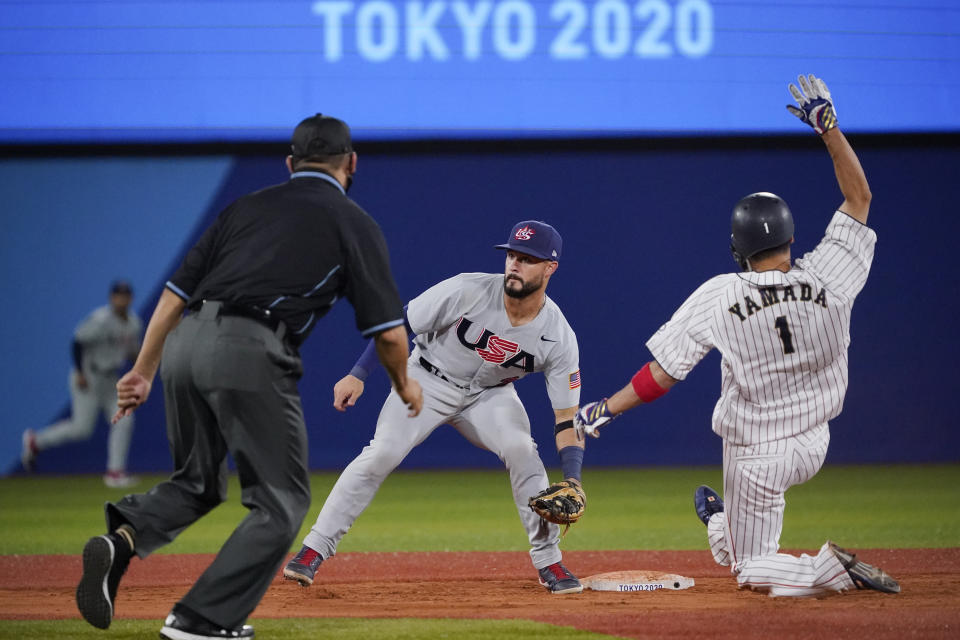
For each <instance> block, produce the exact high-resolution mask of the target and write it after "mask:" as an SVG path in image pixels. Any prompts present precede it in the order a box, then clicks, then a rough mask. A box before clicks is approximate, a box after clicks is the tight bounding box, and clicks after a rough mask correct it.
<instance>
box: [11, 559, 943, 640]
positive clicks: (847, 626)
mask: <svg viewBox="0 0 960 640" xmlns="http://www.w3.org/2000/svg"><path fill="white" fill-rule="evenodd" d="M806 551H807V552H814V550H806ZM794 553H797V552H796V551H794ZM857 553H858V554H859V556H860V557H861V558H862V559H864V560H865V561H867V562H870V563H873V564H876V565H879V566H881V567H883V568H884V569H885V570H886V571H887V572H888V573H890V574H891V575H893V576H894V577H896V578H897V579H898V580H899V581H900V584H901V586H902V588H903V592H902V593H900V594H898V595H887V594H881V593H877V592H872V591H853V592H848V593H844V594H839V595H833V596H829V597H824V598H804V599H788V598H769V597H767V596H765V595H762V594H758V593H753V592H750V591H745V590H738V589H737V586H736V581H735V580H734V579H733V578H732V577H731V576H730V574H729V573H728V572H727V570H726V569H724V568H723V567H719V566H717V565H716V564H714V563H713V560H712V559H711V557H710V554H709V552H707V551H659V552H657V551H602V552H601V551H570V552H566V553H565V554H564V563H565V564H566V565H567V566H568V567H569V568H570V569H571V570H572V571H573V572H574V573H575V574H577V575H578V576H581V577H586V576H589V575H592V574H596V573H603V572H607V571H620V570H635V569H647V570H656V571H667V572H671V573H678V574H681V575H684V576H688V577H692V578H694V579H695V581H696V585H695V586H694V587H693V588H691V589H688V590H685V591H654V592H632V593H616V592H594V591H585V592H584V593H582V594H579V595H567V596H555V595H552V594H550V593H548V592H547V591H546V590H545V589H543V588H542V587H541V586H539V585H538V584H537V578H536V573H535V572H534V570H533V568H532V566H531V565H530V562H529V559H528V557H527V554H525V553H522V552H497V553H480V552H471V553H461V552H456V553H444V552H430V553H344V554H341V555H339V556H336V557H335V558H332V559H330V560H328V561H327V562H325V563H324V564H323V566H322V567H321V568H320V570H319V571H318V573H317V582H316V583H314V585H313V586H312V587H310V588H301V587H299V586H298V585H296V584H295V583H293V582H289V581H284V580H283V579H281V578H280V577H279V574H278V576H277V578H276V579H275V580H274V583H273V585H272V586H271V588H270V589H269V591H268V592H267V594H266V596H265V597H264V599H263V602H262V603H261V604H260V606H259V607H258V608H257V610H256V611H255V612H254V614H253V617H252V618H253V620H256V618H286V617H296V618H309V617H353V618H500V619H507V618H518V619H528V620H536V621H540V622H546V623H550V624H557V625H565V626H571V627H576V628H578V629H584V630H589V631H596V632H599V633H606V634H610V635H613V636H620V637H625V638H662V637H668V638H682V637H708V638H729V639H738V640H742V639H744V638H824V637H843V636H847V637H854V638H866V637H869V638H872V639H881V640H882V639H888V638H890V639H892V638H958V637H960V548H949V549H894V550H883V549H873V550H857ZM212 558H213V556H211V555H154V556H151V557H150V558H149V559H147V560H144V561H141V560H138V559H134V560H133V561H132V562H131V564H130V569H129V571H128V572H127V575H126V576H125V578H124V581H123V583H122V585H121V588H120V593H119V594H118V597H117V603H116V609H117V613H116V615H117V617H118V618H141V619H157V620H161V619H162V618H163V617H164V616H165V615H166V614H167V613H168V611H169V610H170V607H171V606H172V605H173V603H174V602H176V600H177V599H178V598H179V597H180V596H182V595H183V594H184V593H185V592H186V590H187V588H188V587H189V585H190V584H191V583H192V582H193V580H194V579H195V578H196V577H197V576H198V575H199V574H200V572H201V571H203V569H204V567H206V565H207V564H209V562H210V561H211V560H212ZM79 578H80V556H79V555H77V556H72V555H70V556H62V555H61V556H0V619H6V620H15V619H19V620H33V619H44V620H50V619H63V618H78V617H79V614H78V613H77V610H76V607H75V604H74V599H73V592H74V589H75V587H76V584H77V582H78V581H79Z"/></svg>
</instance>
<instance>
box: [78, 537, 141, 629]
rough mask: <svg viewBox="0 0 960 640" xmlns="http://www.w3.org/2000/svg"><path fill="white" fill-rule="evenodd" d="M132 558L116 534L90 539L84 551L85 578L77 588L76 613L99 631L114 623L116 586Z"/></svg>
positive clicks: (82, 578) (124, 541) (126, 544)
mask: <svg viewBox="0 0 960 640" xmlns="http://www.w3.org/2000/svg"><path fill="white" fill-rule="evenodd" d="M131 556H133V550H132V549H130V545H129V544H128V543H127V541H126V540H125V539H124V538H123V536H121V535H120V534H117V533H109V534H107V535H104V536H97V537H95V538H90V539H89V540H87V544H86V545H85V546H84V547H83V575H82V576H81V578H80V584H79V585H77V609H79V610H80V613H81V615H83V619H84V620H86V621H87V622H89V623H90V624H92V625H93V626H95V627H97V628H98V629H106V628H107V627H109V626H110V623H111V622H112V621H113V603H114V601H115V599H116V597H117V586H118V585H119V584H120V578H122V577H123V574H124V573H125V572H126V570H127V565H129V564H130V558H131Z"/></svg>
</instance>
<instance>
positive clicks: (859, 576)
mask: <svg viewBox="0 0 960 640" xmlns="http://www.w3.org/2000/svg"><path fill="white" fill-rule="evenodd" d="M827 544H828V545H830V550H831V551H833V555H835V556H837V559H838V560H839V561H840V564H842V565H843V568H844V569H846V570H847V573H848V574H850V579H851V580H853V584H855V585H856V586H857V589H873V590H874V591H882V592H883V593H900V583H898V582H897V581H896V580H894V579H893V578H891V577H890V576H889V575H887V572H886V571H884V570H883V569H881V568H880V567H875V566H873V565H872V564H867V563H866V562H861V561H860V560H857V556H856V555H854V554H852V553H850V552H849V551H847V550H846V549H842V548H840V547H838V546H837V545H835V544H834V543H832V542H829V541H828V542H827Z"/></svg>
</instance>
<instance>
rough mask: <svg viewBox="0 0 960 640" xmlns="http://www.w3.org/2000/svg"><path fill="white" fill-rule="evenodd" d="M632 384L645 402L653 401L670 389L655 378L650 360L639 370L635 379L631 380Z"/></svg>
mask: <svg viewBox="0 0 960 640" xmlns="http://www.w3.org/2000/svg"><path fill="white" fill-rule="evenodd" d="M630 384H632V385H633V392H634V393H636V394H637V397H638V398H640V399H641V400H643V401H644V402H653V401H654V400H656V399H657V398H659V397H660V396H662V395H663V394H665V393H666V392H667V391H668V389H664V388H663V387H661V386H660V385H659V384H657V381H656V380H654V379H653V374H652V373H650V363H649V362H648V363H647V364H645V365H643V368H642V369H640V371H637V373H636V375H635V376H633V379H631V380H630Z"/></svg>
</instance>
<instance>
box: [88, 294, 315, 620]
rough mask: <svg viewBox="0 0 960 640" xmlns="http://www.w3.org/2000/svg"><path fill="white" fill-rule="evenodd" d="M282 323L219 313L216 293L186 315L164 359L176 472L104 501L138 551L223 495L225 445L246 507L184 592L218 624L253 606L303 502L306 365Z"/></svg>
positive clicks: (158, 543) (306, 495)
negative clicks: (141, 490)
mask: <svg viewBox="0 0 960 640" xmlns="http://www.w3.org/2000/svg"><path fill="white" fill-rule="evenodd" d="M283 331H284V328H283V327H282V326H281V327H280V328H279V329H278V330H277V331H273V330H271V329H270V328H268V327H266V326H264V325H261V324H259V323H258V322H256V321H254V320H251V319H248V318H242V317H232V316H221V315H220V314H219V304H218V303H215V302H214V303H209V302H208V303H206V304H204V305H203V307H201V308H200V310H199V311H198V312H196V313H193V314H190V315H187V316H186V317H185V318H183V320H181V321H180V324H179V325H178V326H177V328H176V329H174V330H173V331H172V332H171V333H170V335H169V336H168V337H167V340H166V343H165V344H164V349H163V360H162V368H161V378H162V380H163V391H164V400H165V403H166V412H167V436H168V439H169V441H170V452H171V454H172V455H173V462H174V468H175V471H174V473H173V475H172V476H171V477H170V479H169V480H167V481H165V482H162V483H160V484H158V485H156V486H155V487H154V488H152V489H151V490H150V491H148V492H147V493H145V494H135V495H128V496H126V497H124V498H123V499H122V500H120V501H119V502H117V503H114V504H111V503H108V504H107V507H106V511H107V526H108V527H109V529H110V530H113V528H115V527H116V526H118V525H120V524H122V523H124V522H128V523H129V524H131V525H132V526H133V527H134V528H135V529H136V532H137V545H136V546H137V549H136V552H137V555H138V556H140V557H141V558H145V557H146V556H148V555H149V554H150V553H151V552H153V551H155V550H156V549H158V548H160V547H162V546H163V545H165V544H167V543H169V542H170V541H172V540H173V539H174V538H175V537H176V536H177V535H178V534H179V533H180V532H181V531H183V530H184V529H185V528H186V527H187V526H189V525H190V524H192V523H193V522H195V521H196V520H197V519H199V518H200V517H201V516H203V515H204V514H206V513H207V512H208V511H210V510H211V509H212V508H213V507H215V506H217V505H218V504H220V503H221V502H223V501H224V500H225V499H226V489H227V463H226V455H227V452H228V451H229V452H230V454H231V455H232V456H233V459H234V461H235V462H236V466H237V472H238V474H239V479H240V486H241V488H242V502H243V505H244V506H245V507H247V508H248V509H249V510H250V511H249V513H248V514H247V516H246V517H245V518H244V519H243V520H242V521H241V522H240V524H239V526H237V528H236V530H234V532H233V534H232V535H231V536H230V538H229V539H228V540H227V541H226V543H224V545H223V546H222V547H221V549H220V552H219V553H218V554H217V557H216V559H215V560H214V561H213V564H211V565H210V566H209V567H208V568H207V570H206V571H204V573H203V575H201V576H200V578H199V579H198V580H197V582H196V583H195V584H194V585H193V587H192V588H191V589H190V591H189V592H188V593H187V594H186V596H184V598H183V599H182V600H181V601H180V605H182V606H185V607H188V608H189V609H191V610H192V611H194V612H195V613H198V614H200V615H202V616H203V617H205V618H207V619H209V620H210V621H211V622H214V623H216V624H218V625H221V626H222V627H224V628H226V629H233V628H237V627H239V626H240V625H242V624H243V622H244V621H245V620H246V619H247V618H248V617H249V615H250V614H251V613H252V612H253V610H254V609H255V608H256V606H257V604H259V602H260V599H261V598H262V597H263V594H264V593H265V592H266V590H267V588H268V587H269V585H270V582H271V581H272V580H273V578H274V576H275V575H276V574H277V571H278V570H279V568H280V565H281V564H282V563H283V560H284V558H285V557H286V553H287V550H288V549H289V548H290V545H291V544H292V542H293V540H294V538H295V537H296V535H297V533H298V532H299V530H300V525H301V523H302V522H303V518H304V516H305V515H306V513H307V510H308V509H309V507H310V484H309V476H308V472H307V434H306V426H305V424H304V419H303V410H302V407H301V404H300V395H299V391H298V389H297V381H298V380H299V379H300V376H301V374H302V372H303V369H302V365H301V362H300V358H299V356H298V355H297V353H296V351H295V350H293V349H292V348H290V347H289V346H287V345H286V344H285V343H284V342H283V340H282V333H283Z"/></svg>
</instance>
